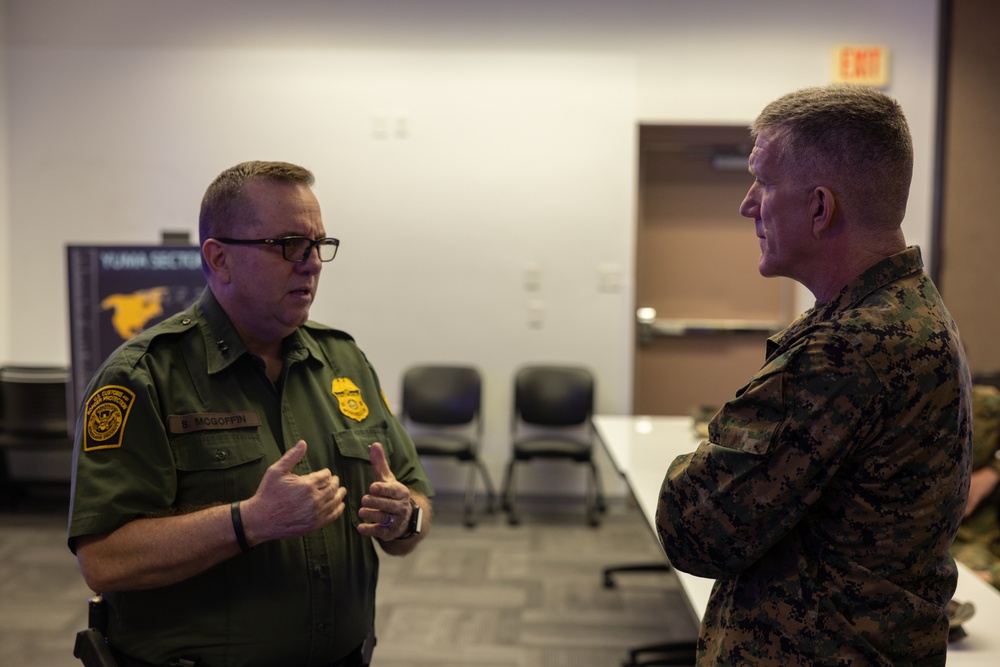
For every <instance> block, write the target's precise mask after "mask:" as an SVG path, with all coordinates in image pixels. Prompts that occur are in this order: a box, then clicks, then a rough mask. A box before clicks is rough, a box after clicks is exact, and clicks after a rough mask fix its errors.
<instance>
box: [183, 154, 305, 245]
mask: <svg viewBox="0 0 1000 667" xmlns="http://www.w3.org/2000/svg"><path fill="white" fill-rule="evenodd" d="M260 180H263V181H271V182H275V183H286V184H289V185H296V184H299V185H305V186H307V187H312V185H313V183H314V182H315V180H316V179H315V178H314V177H313V174H312V172H311V171H309V170H308V169H306V168H304V167H299V166H298V165H294V164H290V163H288V162H261V161H259V160H257V161H252V162H243V163H240V164H238V165H236V166H235V167H230V168H229V169H226V170H225V171H223V172H222V173H221V174H219V175H218V176H216V177H215V180H214V181H212V184H211V185H209V186H208V190H206V191H205V196H204V197H203V198H202V200H201V213H200V214H199V216H198V234H199V237H200V240H201V243H204V242H205V241H206V240H207V239H209V238H211V237H213V236H235V235H236V232H237V230H238V229H239V228H240V227H242V226H245V225H247V224H251V225H252V224H253V223H254V222H256V212H255V211H254V210H253V207H252V205H251V202H250V199H249V198H248V197H247V196H246V195H245V192H244V189H245V187H246V185H247V184H248V183H251V182H253V181H260Z"/></svg>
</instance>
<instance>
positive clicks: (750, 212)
mask: <svg viewBox="0 0 1000 667" xmlns="http://www.w3.org/2000/svg"><path fill="white" fill-rule="evenodd" d="M757 211H758V205H757V199H756V197H754V187H753V186H750V189H749V190H747V194H746V196H745V197H743V201H742V202H741V203H740V215H742V216H743V217H744V218H754V219H756V218H757Z"/></svg>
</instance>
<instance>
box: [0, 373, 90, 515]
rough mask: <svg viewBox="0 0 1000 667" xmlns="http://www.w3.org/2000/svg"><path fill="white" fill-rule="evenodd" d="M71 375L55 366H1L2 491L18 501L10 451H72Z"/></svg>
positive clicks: (0, 484) (0, 434)
mask: <svg viewBox="0 0 1000 667" xmlns="http://www.w3.org/2000/svg"><path fill="white" fill-rule="evenodd" d="M68 383H69V373H68V371H67V370H66V369H65V368H62V367H56V366H3V367H0V406H2V408H0V450H3V451H2V459H0V491H3V492H4V494H5V495H9V496H10V498H11V500H13V499H14V498H16V496H17V495H18V493H17V491H19V488H18V487H19V485H18V484H16V483H15V482H14V481H13V480H11V479H10V475H9V471H8V469H7V461H6V459H7V450H15V449H16V450H25V451H32V450H33V451H41V450H48V451H51V450H59V449H64V450H71V449H72V448H73V438H72V435H71V434H70V422H69V416H68V413H67V410H66V394H67V391H68V388H69V384H68Z"/></svg>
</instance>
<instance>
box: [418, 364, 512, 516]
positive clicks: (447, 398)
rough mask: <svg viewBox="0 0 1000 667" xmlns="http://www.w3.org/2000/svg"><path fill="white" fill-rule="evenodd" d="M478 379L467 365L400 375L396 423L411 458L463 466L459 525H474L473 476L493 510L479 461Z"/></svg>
mask: <svg viewBox="0 0 1000 667" xmlns="http://www.w3.org/2000/svg"><path fill="white" fill-rule="evenodd" d="M481 407H482V379H481V377H480V374H479V371H478V370H476V369H475V368H472V367H469V366H440V365H422V366H414V367H413V368H410V369H409V370H407V371H406V373H405V374H404V375H403V402H402V406H401V409H400V419H401V420H402V422H403V425H404V426H405V427H406V428H407V430H408V431H409V433H410V437H411V438H412V439H413V444H414V445H416V448H417V454H418V455H420V456H428V457H451V458H455V459H458V460H459V461H461V462H463V463H466V464H468V465H469V478H468V482H467V483H466V488H465V514H464V520H465V525H466V526H469V527H470V528H471V527H472V526H475V525H476V521H475V516H474V515H475V505H476V474H477V471H478V474H479V475H481V476H482V478H483V484H484V485H485V486H486V495H487V500H486V509H487V511H488V512H493V510H494V503H495V502H496V491H495V490H494V488H493V482H492V481H490V476H489V473H488V472H487V471H486V466H484V465H483V462H482V461H481V460H480V458H479V450H480V447H481V444H482V437H483V420H482V414H481Z"/></svg>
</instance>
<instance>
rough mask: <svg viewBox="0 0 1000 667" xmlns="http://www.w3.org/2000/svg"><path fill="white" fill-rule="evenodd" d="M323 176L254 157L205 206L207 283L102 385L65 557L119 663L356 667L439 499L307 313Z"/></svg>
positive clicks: (320, 257)
mask: <svg viewBox="0 0 1000 667" xmlns="http://www.w3.org/2000/svg"><path fill="white" fill-rule="evenodd" d="M312 183H313V176H312V174H311V173H310V172H309V171H307V170H305V169H303V168H301V167H297V166H295V165H291V164H287V163H280V162H278V163H275V162H248V163H243V164H240V165H237V166H235V167H233V168H231V169H228V170H226V171H224V172H223V173H222V174H220V175H219V176H218V177H217V178H216V180H215V181H214V182H213V183H212V184H211V185H210V186H209V188H208V191H207V192H206V194H205V197H204V200H203V201H202V207H201V216H200V235H201V243H202V264H203V269H204V271H205V275H206V278H207V281H208V288H207V289H206V290H205V291H204V293H203V294H202V296H201V298H200V300H199V301H198V302H197V303H195V304H194V305H192V306H191V307H190V308H189V309H188V310H186V311H184V312H183V313H180V314H178V315H176V316H174V317H171V318H169V319H167V320H166V321H164V322H163V323H161V324H159V325H158V326H155V327H153V328H151V329H149V330H148V331H146V332H144V333H142V334H140V335H139V336H137V337H135V338H134V339H132V340H131V341H129V342H128V343H126V344H125V345H123V346H122V347H121V348H120V349H119V350H118V351H117V352H115V353H114V354H113V355H112V356H111V357H110V358H109V359H108V360H107V361H106V362H105V364H104V365H103V366H102V367H101V369H100V370H99V371H98V372H97V374H96V375H95V377H94V379H93V380H92V382H91V385H90V388H89V389H88V391H87V399H86V401H85V404H84V405H83V406H82V409H81V416H80V419H79V422H78V424H79V426H78V433H77V435H76V451H75V470H74V476H73V498H72V507H71V510H70V525H69V546H70V548H71V549H72V550H73V551H74V552H75V553H76V556H77V559H78V561H79V564H80V570H81V572H82V573H83V576H84V579H85V580H86V582H87V584H88V585H89V586H90V587H91V588H92V589H93V590H94V591H97V592H100V593H102V594H103V595H104V597H105V598H106V599H107V601H108V603H109V610H110V614H109V617H110V618H109V625H108V632H107V634H108V639H109V643H110V645H111V646H112V647H113V649H114V651H115V653H116V657H117V658H118V661H119V663H120V664H121V665H166V664H168V663H170V664H174V663H179V664H186V663H183V662H182V661H184V660H188V661H190V664H197V665H202V666H205V667H222V666H223V665H225V666H227V667H229V666H236V665H271V666H273V665H303V666H312V665H345V666H346V665H363V664H366V662H367V657H366V656H367V655H368V654H369V653H370V644H371V641H372V638H371V636H370V635H371V632H372V630H373V622H374V603H375V585H376V580H377V578H378V557H377V554H376V551H375V546H374V543H376V542H377V543H378V544H379V545H380V548H381V550H382V551H384V552H386V553H389V554H396V555H402V554H406V553H409V552H410V551H412V550H413V548H414V547H415V546H416V545H417V544H418V543H419V542H420V541H421V540H422V539H423V538H424V537H425V536H426V535H427V531H428V528H429V519H430V511H431V505H430V501H429V497H430V496H431V495H432V493H433V492H432V489H431V486H430V484H429V483H428V480H427V477H426V475H425V473H424V471H423V469H422V467H421V465H420V462H419V460H418V459H417V456H416V452H415V450H414V447H413V443H412V442H411V441H410V439H409V437H408V436H407V435H406V433H405V432H404V430H403V429H402V427H401V426H400V424H399V422H398V421H397V420H396V419H395V417H393V415H392V414H391V413H390V411H389V409H388V407H387V406H386V404H385V402H384V400H383V394H382V389H381V387H380V385H379V381H378V377H377V376H376V374H375V371H374V370H373V369H372V367H371V365H370V364H369V363H368V361H367V359H366V358H365V356H364V354H362V352H361V351H360V350H359V349H358V347H357V345H356V344H355V343H354V340H353V339H352V338H351V337H350V336H348V335H347V334H345V333H342V332H340V331H336V330H334V329H330V328H328V327H325V326H322V325H319V324H316V323H314V322H312V321H310V320H308V315H309V308H310V306H311V304H312V302H313V299H314V298H315V296H316V289H317V283H318V280H319V274H320V270H321V268H322V266H323V262H326V261H330V260H332V259H333V258H334V255H335V254H336V250H337V247H338V245H339V242H338V241H337V240H336V239H333V238H328V237H327V235H326V231H325V228H324V225H323V220H322V216H321V214H320V207H319V204H318V202H317V200H316V197H315V195H314V194H313V192H312V189H311V186H312Z"/></svg>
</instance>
